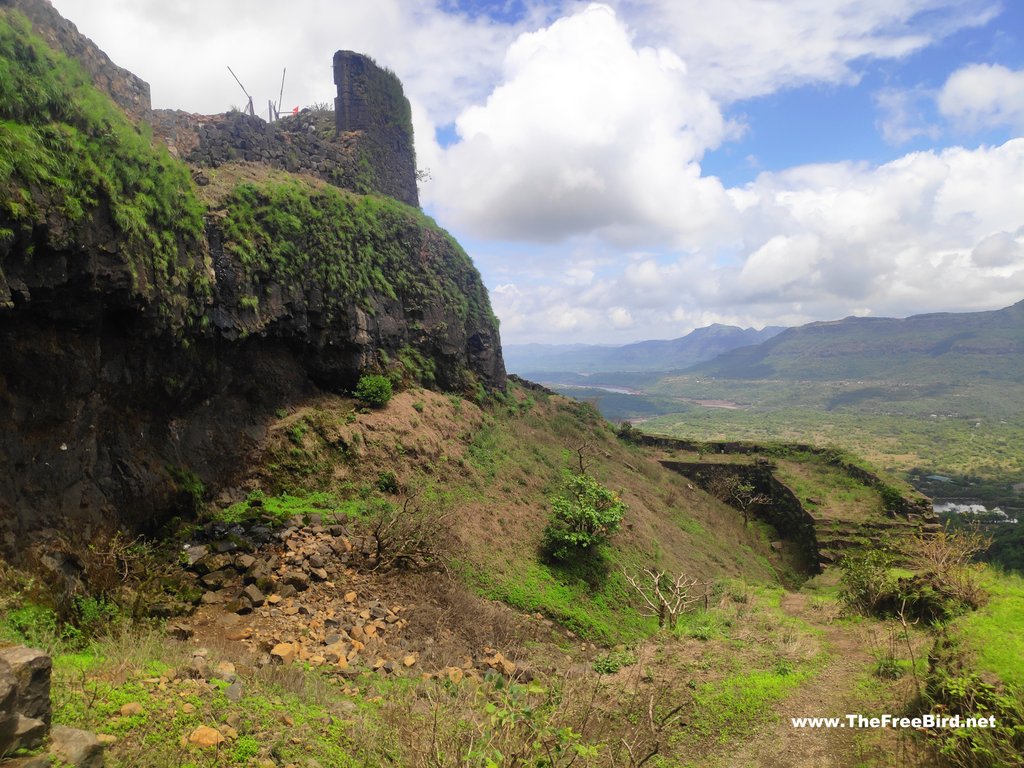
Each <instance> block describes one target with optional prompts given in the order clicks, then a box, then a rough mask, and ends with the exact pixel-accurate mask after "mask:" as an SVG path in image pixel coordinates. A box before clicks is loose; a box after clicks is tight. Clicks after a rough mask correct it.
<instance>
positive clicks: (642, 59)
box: [426, 4, 729, 243]
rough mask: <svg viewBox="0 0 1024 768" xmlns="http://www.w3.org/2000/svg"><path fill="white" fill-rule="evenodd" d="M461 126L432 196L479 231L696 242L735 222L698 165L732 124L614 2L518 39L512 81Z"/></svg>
mask: <svg viewBox="0 0 1024 768" xmlns="http://www.w3.org/2000/svg"><path fill="white" fill-rule="evenodd" d="M457 126H458V132H459V135H460V137H461V141H460V142H459V143H458V144H456V145H454V146H452V147H450V148H449V149H448V150H447V151H446V152H445V157H444V159H443V164H442V168H441V169H440V171H438V172H435V181H436V183H434V184H433V185H431V187H430V188H429V189H428V190H426V195H427V201H428V202H432V203H434V204H436V205H437V206H438V208H440V210H441V211H442V212H443V214H444V216H445V218H451V219H452V220H454V221H456V222H457V223H458V224H459V225H461V226H463V227H464V228H466V229H468V230H470V231H471V232H474V233H476V234H481V235H486V236H489V237H496V238H511V239H521V240H538V241H545V240H548V241H552V240H558V239H562V238H565V237H568V236H571V235H573V234H578V233H584V232H600V233H602V234H603V235H604V236H605V237H607V238H608V239H611V240H615V241H617V242H622V243H636V242H661V241H664V239H665V238H666V237H670V236H671V237H673V238H675V239H676V241H677V242H680V243H696V242H700V241H703V240H704V239H706V237H707V233H708V231H709V227H712V228H721V227H723V226H724V224H725V223H726V222H725V221H724V220H723V219H722V217H723V216H724V215H726V214H727V212H728V204H727V200H726V197H725V194H724V190H723V189H722V186H721V184H720V183H719V182H718V180H717V179H714V178H707V177H701V175H700V166H699V165H698V161H699V160H700V158H701V156H702V154H703V153H704V152H705V151H706V150H707V149H709V148H712V147H715V146H717V145H718V144H719V143H720V142H721V141H722V140H723V138H725V137H726V136H727V134H728V131H729V126H728V125H727V124H726V122H725V121H724V120H723V118H722V115H721V113H720V111H719V110H718V107H717V106H716V105H715V103H714V102H713V101H712V100H711V98H710V97H709V96H708V95H707V94H706V93H705V92H704V91H703V90H701V89H700V88H699V87H697V86H696V85H695V84H694V82H693V81H692V80H691V78H689V77H688V76H687V72H686V65H685V64H684V63H683V62H682V60H680V59H679V58H678V57H677V56H676V55H674V54H672V53H671V52H669V51H668V50H665V49H654V48H636V47H634V45H633V43H632V40H631V36H630V32H629V30H628V29H627V28H626V27H625V25H624V24H623V23H622V22H621V21H620V20H619V19H618V18H617V17H616V15H615V13H614V11H613V10H612V9H611V8H610V7H608V6H605V5H596V4H595V5H591V6H588V7H587V8H585V9H584V10H582V11H580V12H578V13H576V14H574V15H572V16H569V17H566V18H562V19H559V20H558V21H556V22H555V23H553V24H552V25H551V26H549V27H547V28H544V29H541V30H540V31H537V32H532V33H529V34H524V35H522V36H521V37H520V38H519V39H518V40H517V41H516V42H515V43H514V44H513V45H512V46H511V47H510V48H509V51H508V54H507V56H506V58H505V64H504V82H503V83H502V84H501V85H500V86H498V87H497V88H496V89H495V90H494V91H493V92H492V93H491V95H490V96H489V97H488V99H487V101H486V103H484V104H483V105H480V106H474V107H471V108H469V109H467V110H466V111H465V112H463V113H462V114H461V115H460V116H459V118H458V120H457ZM691 224H692V225H693V226H691Z"/></svg>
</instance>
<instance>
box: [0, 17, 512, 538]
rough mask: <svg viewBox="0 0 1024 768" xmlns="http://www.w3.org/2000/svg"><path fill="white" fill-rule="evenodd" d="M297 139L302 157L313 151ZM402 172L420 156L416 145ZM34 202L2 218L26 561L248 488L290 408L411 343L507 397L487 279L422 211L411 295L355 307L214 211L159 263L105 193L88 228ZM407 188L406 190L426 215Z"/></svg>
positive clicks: (9, 438)
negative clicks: (276, 262) (248, 240)
mask: <svg viewBox="0 0 1024 768" xmlns="http://www.w3.org/2000/svg"><path fill="white" fill-rule="evenodd" d="M5 7H14V8H16V9H21V10H25V9H28V10H31V11H32V13H30V14H28V15H29V16H30V18H32V19H33V21H35V20H36V18H40V19H43V22H45V24H44V25H43V26H44V27H45V29H51V30H57V31H60V30H63V32H61V34H62V35H63V36H64V37H63V39H64V40H65V41H66V43H65V44H64V46H63V47H64V50H67V51H69V52H71V53H72V54H73V55H75V56H76V57H78V58H82V57H84V58H86V59H88V60H90V61H93V62H94V63H95V66H92V67H91V68H89V67H87V68H86V69H87V71H88V72H89V73H90V75H91V76H92V78H93V80H94V82H95V83H96V85H97V87H100V88H101V89H102V90H105V91H106V92H107V93H108V94H114V95H115V96H117V95H118V94H120V95H121V98H120V99H119V102H124V103H126V104H127V105H129V106H132V105H134V106H133V113H134V114H142V115H143V116H145V115H146V114H149V115H152V113H149V111H148V101H147V99H146V98H145V96H146V93H145V91H146V89H144V88H142V86H141V85H139V82H141V81H138V82H136V81H137V78H134V76H130V73H124V71H123V70H118V69H117V68H116V67H113V65H112V64H109V60H108V59H106V57H105V56H103V55H102V52H100V51H99V50H98V49H96V48H95V46H94V45H92V43H90V42H89V41H88V40H87V39H86V38H84V37H82V36H80V35H77V32H75V35H76V36H71V31H73V26H72V25H67V26H62V22H63V20H62V19H60V17H59V15H57V14H56V12H55V11H53V9H52V7H50V6H48V5H47V4H45V3H41V2H38V0H0V10H3V9H4V8H5ZM33 14H34V16H33ZM2 21H3V19H0V22H2ZM43 22H40V23H43ZM55 36H57V37H60V35H58V33H57V32H56V31H55V32H53V34H51V35H50V38H54V37H55ZM44 37H46V35H44ZM108 64H109V66H108ZM119 73H120V74H119ZM389 77H391V78H393V75H390V76H389ZM119 78H120V79H119ZM388 82H390V81H388ZM395 82H396V83H397V80H395ZM143 85H144V84H143ZM397 93H398V94H399V95H400V93H401V91H400V86H399V87H398V91H397ZM403 98H404V97H403ZM143 107H145V109H143ZM251 120H252V118H246V119H245V120H236V122H238V123H239V124H240V125H241V124H243V123H245V124H248V122H247V121H251ZM280 122H281V123H282V124H283V123H285V122H286V121H284V120H282V121H280ZM375 124H376V123H375ZM291 127H292V128H299V127H301V121H296V122H294V123H293V124H292V126H291ZM288 130H290V129H285V128H284V127H282V128H281V135H282V136H285V138H286V139H287V140H288V142H290V145H291V146H292V147H293V148H294V147H301V146H303V144H302V141H301V140H300V139H298V138H296V137H295V136H291V137H290V138H289V133H288ZM299 133H302V131H299ZM356 133H359V132H358V131H357V132H356ZM363 133H364V134H365V133H366V131H364V132H363ZM297 135H298V134H296V136H297ZM310 135H311V134H310ZM360 135H362V134H360ZM409 140H410V142H411V133H410V134H409ZM318 141H320V140H319V139H318ZM322 143H323V142H321V144H322ZM342 145H343V142H342V144H339V145H338V146H342ZM197 146H198V145H197ZM318 146H319V145H318ZM197 151H198V150H197ZM297 156H298V157H299V158H300V160H301V153H298V155H297ZM168 162H171V161H170V160H168ZM317 162H319V160H318V161H317ZM401 162H402V163H403V164H405V165H408V164H410V163H413V162H414V161H413V159H412V155H411V145H410V147H409V153H408V154H407V156H406V157H405V159H403V160H402V161H401ZM403 167H404V166H403ZM382 168H383V166H382ZM406 170H408V169H406ZM382 173H383V174H384V175H387V173H389V171H386V169H385V170H384V171H382ZM402 173H405V171H402ZM380 178H383V176H381V175H380V174H378V180H379V179H380ZM411 189H412V191H413V193H414V190H415V181H414V179H413V186H412V188H411ZM22 192H26V193H27V194H28V195H29V196H30V197H31V205H32V208H33V209H34V210H38V211H39V215H38V216H35V217H34V218H33V219H32V220H26V219H25V218H24V217H22V218H18V219H15V218H13V215H12V214H10V213H9V210H10V209H9V208H8V207H7V206H4V205H0V552H4V553H7V554H9V555H11V556H17V555H21V554H23V553H24V552H25V551H26V541H27V540H26V538H25V536H26V535H27V534H30V533H32V532H35V531H40V530H42V529H46V528H57V529H61V530H73V531H74V534H75V538H76V539H78V540H84V541H87V540H89V538H90V537H92V536H93V535H96V534H99V533H101V532H103V531H106V530H109V529H110V528H112V527H115V526H128V527H131V528H134V529H136V530H143V531H145V530H150V531H154V530H156V529H157V528H158V527H159V526H160V525H161V524H162V523H163V522H164V521H166V520H167V519H168V518H169V517H171V516H173V515H176V514H183V515H188V514H191V513H193V512H194V511H195V509H196V507H197V504H198V503H201V502H202V500H203V498H204V495H205V497H207V498H208V497H209V494H210V492H212V491H215V490H216V489H219V488H230V487H233V486H234V485H237V482H238V480H239V478H240V477H241V475H242V472H243V461H244V459H245V457H246V456H247V455H249V454H251V453H252V451H253V449H254V448H255V447H257V446H258V445H259V444H260V442H261V441H262V440H263V438H264V437H265V434H266V429H267V426H268V424H269V423H270V422H271V421H272V420H273V414H274V413H275V411H276V410H277V409H278V408H280V407H282V406H285V405H288V404H290V403H296V402H299V401H301V400H303V399H305V398H308V397H310V396H314V395H316V394H317V393H319V392H322V391H325V390H327V391H346V390H351V389H352V388H353V387H354V386H355V384H356V382H357V380H358V378H359V376H360V375H361V373H363V372H366V371H379V370H382V369H383V368H384V367H385V364H386V363H385V362H384V361H387V360H391V361H394V360H397V359H398V356H399V353H400V352H401V351H402V350H412V351H414V352H415V353H416V354H417V355H419V356H421V357H422V359H424V360H426V361H429V362H430V363H431V364H432V366H433V370H434V372H435V379H434V385H435V386H438V387H440V388H444V389H449V390H464V391H465V390H470V389H472V388H474V387H475V386H476V385H477V384H482V385H483V386H485V387H486V388H489V389H501V388H503V387H504V386H505V369H504V363H503V361H502V356H501V346H500V340H499V336H498V330H497V325H496V321H495V319H494V317H493V315H491V312H490V306H489V302H488V300H487V294H486V289H485V288H484V287H483V285H482V283H481V281H480V276H479V274H478V273H476V271H475V269H473V268H472V265H471V264H470V263H469V261H468V259H467V258H466V257H465V254H462V253H461V251H459V250H458V246H457V245H456V244H455V243H454V242H453V241H451V239H450V238H449V237H448V236H447V235H446V234H445V233H443V232H442V231H440V230H438V229H436V228H434V227H432V226H430V225H429V223H427V222H424V223H422V224H421V223H420V219H419V218H417V217H418V216H419V214H418V213H417V212H415V211H413V210H408V211H407V212H406V213H402V212H401V210H400V211H399V213H395V214H394V215H395V216H404V217H405V218H404V219H403V222H404V223H403V226H404V227H405V231H403V233H402V237H401V248H402V249H403V252H402V254H401V260H402V261H403V262H404V264H403V268H404V269H406V270H407V272H408V274H407V275H406V282H405V285H411V286H412V288H410V289H408V291H407V290H406V289H403V288H401V287H400V288H399V289H398V290H394V291H391V295H384V294H383V293H382V292H380V291H377V290H375V289H372V288H368V289H366V290H365V291H364V292H363V293H362V294H361V295H360V296H358V297H357V300H356V301H352V300H351V297H350V296H349V294H348V293H344V291H345V290H348V289H347V288H346V287H345V286H344V285H342V286H340V287H336V288H334V289H330V288H328V287H327V286H325V285H323V284H320V283H318V282H317V280H318V277H317V274H316V273H315V272H312V271H311V273H310V274H302V275H300V276H299V277H298V278H296V277H295V275H294V274H293V275H290V276H289V275H285V274H283V273H279V272H277V271H275V270H274V269H273V268H270V269H265V268H263V267H260V269H259V270H257V271H253V269H252V268H251V267H246V266H244V265H243V264H242V263H241V260H240V257H239V256H238V255H237V253H235V252H234V251H232V250H231V249H229V248H227V247H224V245H223V241H224V239H225V236H224V233H223V232H222V231H221V226H222V224H221V221H222V220H221V218H220V217H219V215H220V214H221V213H222V212H221V211H216V212H208V215H207V219H206V231H205V237H204V233H203V232H202V231H201V230H200V231H198V232H196V233H195V238H196V239H195V240H194V241H192V242H184V241H183V240H182V241H179V242H178V243H177V245H176V248H177V250H176V251H173V252H172V253H171V255H170V256H169V257H168V258H167V259H166V260H165V261H164V262H162V263H161V264H159V265H158V264H156V263H155V262H154V261H153V260H152V259H150V261H149V262H147V258H148V257H147V254H146V252H145V251H141V252H140V251H139V249H138V247H137V245H136V246H133V247H132V248H129V247H128V246H127V245H126V241H125V235H124V234H123V232H122V231H121V230H120V229H119V227H118V225H117V224H116V222H115V219H116V218H117V217H116V216H115V211H114V208H113V205H114V204H113V203H112V202H111V200H109V199H105V196H104V195H102V194H100V195H96V199H95V200H94V201H93V203H92V204H91V206H90V207H89V208H88V209H87V210H86V211H85V212H84V215H81V216H78V217H76V218H73V219H72V218H68V217H67V216H65V215H64V213H63V212H62V210H61V209H60V208H59V207H57V206H53V205H50V204H49V201H50V200H51V199H53V198H52V194H53V193H52V191H48V190H47V189H45V188H42V187H40V186H39V185H38V184H36V185H26V187H25V189H24V190H18V189H14V190H13V193H12V194H21V193H22ZM409 192H410V190H409V189H408V188H406V189H405V192H402V193H401V194H400V196H404V197H405V198H406V199H407V200H409V201H411V202H415V200H414V199H412V198H410V196H409V194H408V193H409ZM7 194H9V192H5V191H0V198H2V197H3V196H4V195H7ZM394 194H399V192H395V193H394ZM0 202H3V200H2V199H0ZM395 207H396V208H398V206H397V205H396V206H395ZM136 240H138V238H136ZM172 247H173V246H172ZM133 249H134V250H133ZM384 279H385V280H390V281H391V283H392V284H394V285H399V283H400V281H399V280H397V278H396V276H394V275H384ZM442 283H443V284H444V285H445V286H447V287H446V288H445V289H444V290H440V289H438V290H436V291H435V290H433V289H432V288H431V286H433V285H435V284H438V285H440V284H442ZM204 286H205V287H204ZM332 290H333V291H334V293H332ZM432 291H433V292H432ZM256 296H258V304H257V305H256V306H255V307H254V306H253V303H252V302H253V300H254V298H255V297H256ZM453 296H455V297H456V298H458V299H459V301H458V302H456V303H458V304H460V305H461V306H452V304H453ZM467 306H468V308H469V309H468V310H467V309H466V307H467ZM243 539H244V537H242V539H238V538H232V537H231V536H230V534H228V533H227V532H225V533H222V534H219V535H216V536H215V535H211V536H210V537H209V540H210V543H213V541H214V540H220V541H229V542H234V543H235V544H236V545H237V544H238V542H239V541H240V540H243Z"/></svg>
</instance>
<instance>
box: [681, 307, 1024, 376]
mask: <svg viewBox="0 0 1024 768" xmlns="http://www.w3.org/2000/svg"><path fill="white" fill-rule="evenodd" d="M693 373H694V375H700V376H715V377H719V378H728V379H785V380H815V381H826V380H850V379H868V380H874V381H904V382H908V383H919V384H934V383H941V384H952V385H955V384H960V383H965V382H970V381H972V380H974V379H976V378H978V377H983V378H989V379H994V380H1003V381H1012V382H1015V383H1024V301H1021V302H1018V303H1017V304H1014V305H1013V306H1010V307H1006V308H1005V309H1001V310H997V311H993V312H971V313H941V314H928V315H915V316H913V317H908V318H906V319H902V320H898V319H891V318H871V317H848V318H846V319H844V320H837V321H834V322H823V323H810V324H808V325H803V326H800V327H799V328H790V329H787V330H786V331H783V332H782V333H780V334H779V335H778V336H776V337H775V338H773V339H771V340H769V341H766V342H765V343H763V344H759V345H757V346H755V347H748V348H745V349H738V350H733V351H731V352H727V353H725V354H723V355H722V356H721V357H719V358H718V359H716V360H713V361H710V362H708V363H705V364H704V365H701V366H698V367H696V368H694V370H693Z"/></svg>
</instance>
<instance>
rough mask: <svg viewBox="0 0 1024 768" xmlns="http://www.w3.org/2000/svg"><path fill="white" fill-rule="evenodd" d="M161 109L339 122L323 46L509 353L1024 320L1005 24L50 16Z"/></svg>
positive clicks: (906, 4)
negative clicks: (143, 87)
mask: <svg viewBox="0 0 1024 768" xmlns="http://www.w3.org/2000/svg"><path fill="white" fill-rule="evenodd" d="M55 5H56V6H57V8H58V9H59V10H61V11H62V12H63V13H64V14H65V15H66V16H67V17H68V18H70V19H71V20H72V21H74V22H75V23H76V24H77V25H78V26H79V28H80V29H82V31H84V32H85V33H86V34H88V35H89V36H90V37H92V38H93V39H94V40H96V41H97V42H98V43H99V44H100V46H101V47H102V48H103V49H104V50H105V51H107V53H108V54H109V55H110V56H111V57H112V58H113V59H114V60H115V61H116V62H118V63H119V64H121V65H122V66H125V67H127V68H129V69H131V70H132V71H134V72H136V73H137V74H139V75H140V76H141V77H143V78H144V79H146V80H147V81H149V82H150V83H151V85H152V89H153V101H154V105H155V106H157V107H176V108H182V109H186V110H189V111H194V112H202V113H213V112H220V111H224V110H225V109H227V108H228V107H229V106H231V105H234V104H238V103H240V101H241V98H240V94H239V93H238V92H237V85H235V83H234V82H233V81H232V80H231V79H230V77H229V76H228V74H227V72H226V65H229V64H230V65H231V66H232V68H233V69H234V70H235V71H236V72H239V74H240V76H241V77H242V80H243V82H245V83H246V85H247V87H248V88H249V90H250V91H251V92H253V94H254V96H255V97H256V101H257V103H262V102H263V101H265V100H266V99H267V98H274V97H276V89H277V85H278V83H279V78H280V71H281V67H282V66H287V67H288V73H289V74H288V77H289V80H288V83H287V84H286V88H285V91H286V95H285V102H286V104H285V106H286V107H288V106H291V105H294V104H298V105H300V106H301V105H305V104H311V103H313V102H321V101H327V100H329V99H331V98H332V97H333V92H332V90H333V87H332V83H331V77H330V70H329V63H330V58H331V54H332V53H333V51H334V50H336V49H338V48H352V49H355V50H360V51H364V52H367V53H369V54H371V55H373V56H374V57H375V58H376V59H377V60H378V61H379V62H380V63H382V64H385V65H387V66H389V67H391V68H392V69H394V70H395V71H396V72H397V73H398V75H399V76H400V77H401V78H402V80H403V82H404V84H405V88H406V93H407V95H408V96H409V98H410V101H411V103H412V106H413V115H414V123H415V128H416V134H417V153H418V165H419V166H420V167H421V168H426V169H429V170H430V174H431V178H430V180H429V181H427V182H426V183H425V184H424V185H423V186H422V188H421V198H422V202H423V205H424V208H425V210H427V212H428V213H430V214H431V215H433V216H434V217H435V218H436V219H437V220H438V221H439V223H440V224H441V225H442V226H445V227H446V228H447V229H449V230H450V231H451V232H453V234H455V235H456V236H457V237H458V238H459V240H460V241H461V242H462V243H463V245H464V246H465V247H466V249H467V251H468V252H469V253H470V255H471V256H473V258H474V260H475V261H476V263H477V265H478V267H479V268H480V270H481V273H482V275H483V277H484V280H485V282H486V283H487V285H488V287H489V288H490V290H491V296H492V303H493V304H494V307H495V310H496V312H497V313H498V315H499V317H500V318H501V320H502V336H503V339H504V340H505V341H506V342H513V343H514V342H528V341H540V342H575V341H584V342H599V343H611V342H628V341H632V340H638V339H644V338H672V337H676V336H680V335H683V334H685V333H687V332H688V331H689V330H692V329H693V328H695V327H699V326H702V325H706V324H709V323H712V322H725V323H733V324H738V325H744V326H749V325H754V326H762V325H766V324H773V325H777V324H782V325H787V324H796V323H801V322H806V321H809V320H817V319H834V318H838V317H843V316H847V315H850V314H862V315H863V314H874V315H896V316H905V315H908V314H913V313H917V312H925V311H945V310H953V311H957V310H960V311H967V310H978V309H993V308H997V307H1001V306H1005V305H1007V304H1010V303H1013V302H1015V301H1017V300H1020V299H1021V298H1024V139H1022V138H1021V137H1022V135H1024V39H1022V38H1024V3H1021V2H1018V0H1002V1H1001V2H1000V0H719V2H715V3H708V2H706V1H705V0H609V1H608V2H606V3H588V2H574V1H572V0H557V1H556V0H509V1H508V2H495V3H478V2H470V1H469V0H380V1H379V2H376V3H373V4H368V3H363V2H361V1H359V2H357V0H343V1H342V2H338V1H337V0H295V1H294V2H292V3H288V4H282V3H279V2H272V0H248V2H242V1H241V0H221V1H220V2H215V3H210V2H203V1H202V0H182V1H181V2H179V3H175V4H167V3H165V2H162V1H160V2H158V0H134V1H133V2H129V1H128V0H55Z"/></svg>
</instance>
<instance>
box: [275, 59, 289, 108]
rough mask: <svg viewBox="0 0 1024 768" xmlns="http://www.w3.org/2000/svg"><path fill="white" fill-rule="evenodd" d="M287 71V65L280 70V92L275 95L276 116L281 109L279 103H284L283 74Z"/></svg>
mask: <svg viewBox="0 0 1024 768" xmlns="http://www.w3.org/2000/svg"><path fill="white" fill-rule="evenodd" d="M287 71H288V67H284V68H283V69H282V70H281V93H280V94H278V97H277V109H278V112H277V116H278V118H280V117H281V111H280V110H281V105H282V104H284V75H285V73H286V72H287Z"/></svg>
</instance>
